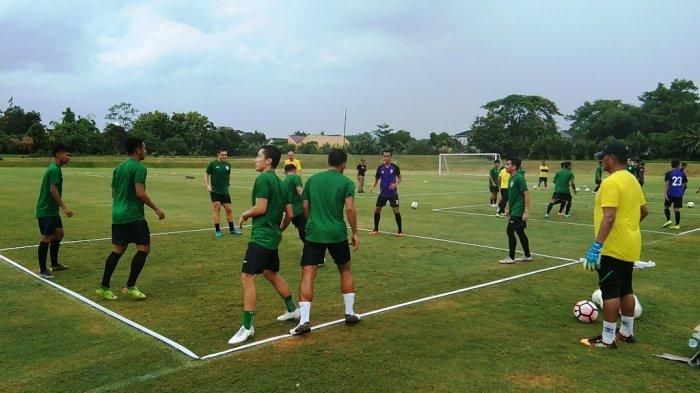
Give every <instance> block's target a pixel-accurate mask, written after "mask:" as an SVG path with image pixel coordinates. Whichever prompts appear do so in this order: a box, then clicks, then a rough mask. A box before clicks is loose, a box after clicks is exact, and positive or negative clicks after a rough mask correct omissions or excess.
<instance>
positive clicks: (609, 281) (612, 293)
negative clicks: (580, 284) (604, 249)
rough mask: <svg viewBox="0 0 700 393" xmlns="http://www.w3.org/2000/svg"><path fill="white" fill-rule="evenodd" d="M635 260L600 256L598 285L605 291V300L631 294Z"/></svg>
mask: <svg viewBox="0 0 700 393" xmlns="http://www.w3.org/2000/svg"><path fill="white" fill-rule="evenodd" d="M633 269H634V263H633V262H627V261H623V260H621V259H617V258H613V257H611V256H609V255H603V256H602V257H600V269H598V285H599V286H600V290H601V292H603V300H608V299H614V298H618V297H623V296H625V295H629V294H631V293H633V292H632V270H633Z"/></svg>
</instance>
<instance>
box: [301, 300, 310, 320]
mask: <svg viewBox="0 0 700 393" xmlns="http://www.w3.org/2000/svg"><path fill="white" fill-rule="evenodd" d="M299 311H300V312H301V319H300V320H299V325H303V324H305V323H306V322H309V319H310V318H311V302H299Z"/></svg>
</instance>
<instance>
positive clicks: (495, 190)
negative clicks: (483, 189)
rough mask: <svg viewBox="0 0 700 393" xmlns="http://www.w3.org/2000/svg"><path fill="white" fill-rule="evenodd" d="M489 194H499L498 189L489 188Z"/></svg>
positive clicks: (494, 187)
mask: <svg viewBox="0 0 700 393" xmlns="http://www.w3.org/2000/svg"><path fill="white" fill-rule="evenodd" d="M489 192H491V193H492V194H495V193H497V192H498V187H496V186H489Z"/></svg>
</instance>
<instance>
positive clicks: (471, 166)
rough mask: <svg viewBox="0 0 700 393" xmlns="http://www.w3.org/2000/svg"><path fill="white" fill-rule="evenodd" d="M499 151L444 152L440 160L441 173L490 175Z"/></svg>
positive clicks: (498, 157)
mask: <svg viewBox="0 0 700 393" xmlns="http://www.w3.org/2000/svg"><path fill="white" fill-rule="evenodd" d="M497 159H500V155H499V154H498V153H442V154H440V156H439V160H438V162H439V163H438V174H440V175H481V176H484V175H488V173H489V169H491V167H492V166H493V162H494V161H495V160H497Z"/></svg>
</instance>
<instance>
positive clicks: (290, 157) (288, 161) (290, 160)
mask: <svg viewBox="0 0 700 393" xmlns="http://www.w3.org/2000/svg"><path fill="white" fill-rule="evenodd" d="M288 164H292V165H294V166H295V167H297V175H301V161H299V160H297V159H296V158H294V152H293V151H291V150H290V151H288V152H287V159H286V160H284V166H287V165H288Z"/></svg>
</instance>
